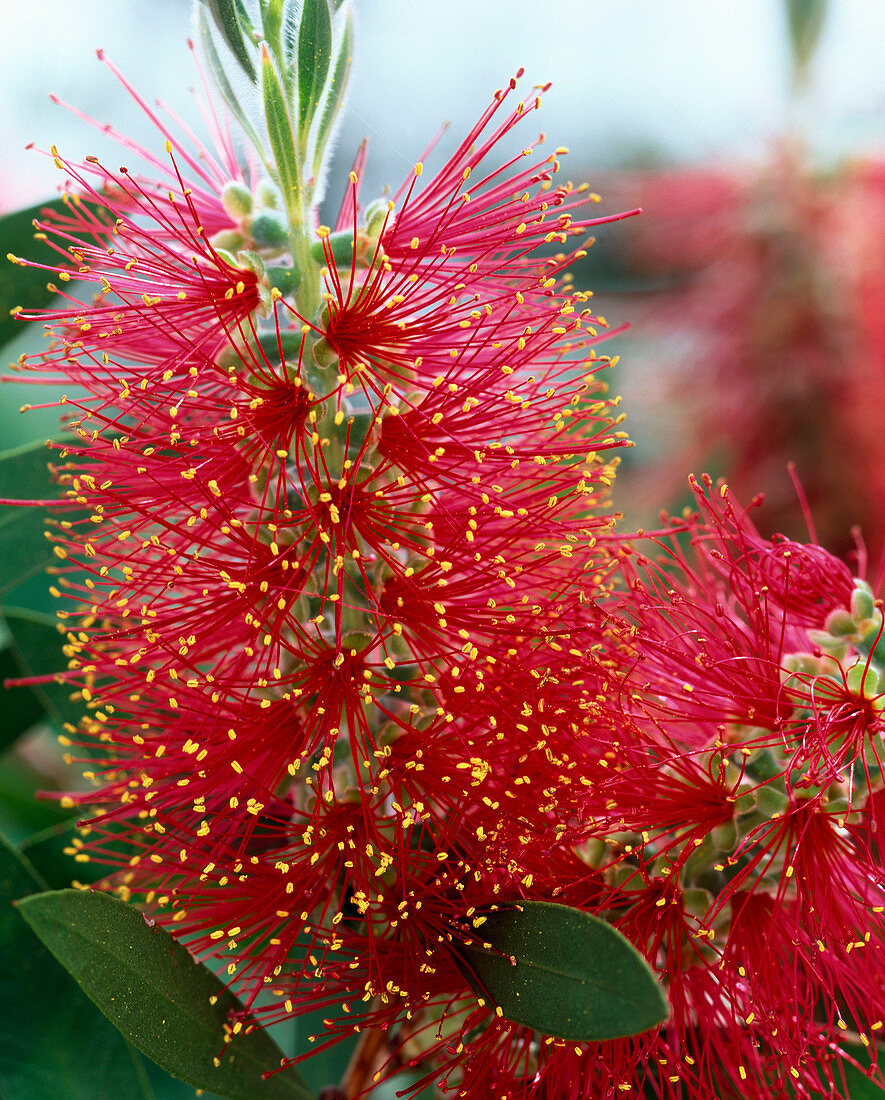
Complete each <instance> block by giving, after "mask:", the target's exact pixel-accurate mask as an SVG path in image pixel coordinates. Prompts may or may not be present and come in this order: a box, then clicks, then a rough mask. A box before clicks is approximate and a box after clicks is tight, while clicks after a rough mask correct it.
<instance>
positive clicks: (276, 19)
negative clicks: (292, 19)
mask: <svg viewBox="0 0 885 1100" xmlns="http://www.w3.org/2000/svg"><path fill="white" fill-rule="evenodd" d="M260 7H261V29H262V31H263V32H264V41H265V42H266V43H267V48H268V49H269V50H270V52H271V53H272V54H273V56H274V58H275V60H276V62H277V64H278V65H279V66H280V67H281V71H282V73H283V80H284V81H285V82H286V84H287V86H288V80H287V76H288V74H287V73H286V71H285V67H284V66H285V55H284V52H283V0H261V5H260Z"/></svg>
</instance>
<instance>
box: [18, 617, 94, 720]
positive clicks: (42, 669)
mask: <svg viewBox="0 0 885 1100" xmlns="http://www.w3.org/2000/svg"><path fill="white" fill-rule="evenodd" d="M2 618H3V622H5V624H6V626H7V628H8V630H9V632H10V634H11V635H12V649H13V652H14V654H15V657H16V662H17V664H18V666H19V668H20V670H21V673H20V674H21V675H22V676H25V677H28V676H49V675H51V674H54V673H58V672H62V671H63V670H64V669H65V668H66V667H67V659H66V658H65V656H64V653H63V652H62V646H63V644H64V638H63V637H62V635H61V634H59V631H58V622H57V620H56V619H54V618H53V617H52V616H51V615H42V614H40V612H38V611H27V610H25V609H24V608H18V607H5V608H3V614H2ZM7 690H8V691H9V692H10V693H12V692H18V691H22V690H30V691H33V693H34V694H35V695H36V697H37V698H38V699H39V701H40V703H41V704H42V706H43V707H44V709H45V710H46V712H47V714H48V715H49V717H50V718H51V719H52V720H53V722H55V724H56V725H57V726H58V727H59V728H61V727H62V726H63V725H64V723H65V722H69V723H70V724H71V725H76V724H77V723H78V722H79V720H80V718H81V717H82V716H83V711H84V706H83V704H82V703H81V702H80V701H79V700H75V699H72V698H71V695H72V694H75V691H74V689H72V688H71V687H70V686H69V685H68V684H59V683H56V682H54V681H53V680H49V681H46V682H44V683H39V684H34V685H32V686H31V687H30V688H28V689H23V688H8V689H7Z"/></svg>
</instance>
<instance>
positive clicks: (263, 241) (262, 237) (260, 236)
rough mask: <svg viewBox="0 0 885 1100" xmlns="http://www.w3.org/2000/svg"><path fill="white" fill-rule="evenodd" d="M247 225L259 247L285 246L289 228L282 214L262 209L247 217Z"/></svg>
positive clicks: (277, 247)
mask: <svg viewBox="0 0 885 1100" xmlns="http://www.w3.org/2000/svg"><path fill="white" fill-rule="evenodd" d="M246 227H247V229H248V231H249V233H250V234H251V236H252V240H253V241H254V242H255V246H256V247H257V248H276V249H279V248H285V246H286V242H287V241H288V239H289V228H288V226H287V225H286V221H285V218H284V217H283V215H282V214H276V213H273V212H271V211H269V210H262V211H260V212H259V213H258V214H255V215H254V216H253V217H251V218H249V219H247V221H246Z"/></svg>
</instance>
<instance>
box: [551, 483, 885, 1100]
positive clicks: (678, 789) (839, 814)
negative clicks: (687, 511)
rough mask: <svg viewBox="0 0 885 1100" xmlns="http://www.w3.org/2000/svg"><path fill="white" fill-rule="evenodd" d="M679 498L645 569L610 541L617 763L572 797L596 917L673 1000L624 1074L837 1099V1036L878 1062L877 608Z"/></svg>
mask: <svg viewBox="0 0 885 1100" xmlns="http://www.w3.org/2000/svg"><path fill="white" fill-rule="evenodd" d="M694 489H695V493H696V500H697V504H698V509H699V511H698V513H697V514H695V515H694V516H691V517H690V518H688V519H686V520H683V521H679V522H676V523H675V524H674V528H675V532H678V533H674V534H673V536H672V538H669V539H668V538H666V537H665V536H663V535H659V536H657V537H656V538H655V542H656V544H657V550H658V551H661V553H660V555H659V557H658V558H651V557H647V556H645V555H644V554H640V553H638V552H637V551H636V550H635V549H634V548H633V547H632V546H625V547H624V550H623V554H622V558H621V567H620V568H621V575H622V578H623V582H624V583H623V588H622V589H621V590H620V591H616V592H615V593H613V599H612V604H611V608H612V612H613V619H612V620H611V623H612V627H611V630H610V632H609V634H608V638H609V643H608V647H607V648H608V653H609V664H610V667H612V669H614V668H616V667H617V666H618V665H620V667H621V669H622V672H621V674H620V676H616V677H615V678H616V680H618V681H619V688H618V693H617V698H618V700H619V701H620V706H621V708H622V717H621V720H620V721H619V722H617V724H616V733H615V734H614V736H613V741H615V743H616V748H617V759H618V761H619V762H620V766H617V765H616V766H615V767H614V768H612V769H611V770H608V771H607V773H602V772H600V771H599V769H596V770H595V771H594V772H593V773H592V774H593V775H594V778H595V779H596V782H595V783H593V784H592V785H590V786H588V787H587V788H586V790H585V792H584V793H585V807H584V814H585V817H586V820H587V821H588V824H589V825H590V827H591V833H592V834H593V838H592V839H590V840H588V843H587V846H586V848H585V855H586V857H587V858H588V860H589V862H590V863H591V865H592V866H593V867H595V868H597V869H598V870H599V871H601V873H602V875H603V876H604V878H605V880H606V882H607V883H608V884H609V889H610V891H611V893H610V895H609V896H608V897H607V898H606V899H604V900H603V901H601V902H600V903H599V908H600V909H601V910H603V911H606V912H608V913H610V914H611V919H612V921H613V923H614V924H615V925H616V926H617V927H618V928H620V930H621V931H622V932H624V933H625V934H626V935H627V936H628V937H629V938H631V939H632V940H633V941H634V943H636V944H637V945H640V949H641V950H643V951H646V952H647V957H648V958H649V961H650V962H652V964H653V965H656V966H657V967H658V969H659V971H660V973H661V974H662V976H663V977H664V979H665V981H666V982H667V985H668V990H669V996H670V1001H671V1004H672V1006H673V1016H672V1019H671V1021H670V1022H669V1023H668V1024H665V1025H663V1026H662V1027H661V1029H660V1030H659V1033H658V1034H656V1035H653V1034H649V1035H647V1036H642V1037H639V1038H638V1039H637V1040H636V1041H635V1042H633V1041H631V1042H632V1047H631V1049H632V1051H633V1054H634V1057H635V1058H636V1059H637V1068H636V1069H635V1071H634V1072H633V1073H632V1074H630V1075H628V1076H625V1078H624V1080H625V1081H630V1082H632V1084H633V1086H634V1087H638V1085H639V1083H640V1079H641V1080H642V1082H643V1086H644V1087H646V1088H647V1089H649V1090H650V1091H651V1094H652V1095H656V1096H666V1097H674V1098H675V1097H677V1096H683V1095H686V1094H687V1095H690V1096H692V1097H695V1096H698V1097H709V1098H711V1100H712V1098H713V1097H718V1096H722V1095H727V1094H730V1093H731V1092H732V1091H734V1090H735V1089H738V1090H739V1092H740V1095H742V1096H758V1097H770V1096H775V1095H781V1094H782V1093H783V1092H785V1091H786V1090H789V1091H790V1092H791V1094H795V1095H800V1096H808V1097H812V1096H820V1095H828V1096H841V1095H845V1087H844V1084H843V1083H842V1082H843V1077H842V1075H843V1071H844V1061H843V1060H847V1061H852V1059H853V1057H854V1056H853V1055H852V1054H850V1053H848V1054H845V1053H842V1052H841V1049H840V1048H841V1047H842V1045H843V1044H844V1043H845V1041H846V1035H847V1034H851V1035H854V1036H855V1038H854V1042H855V1044H863V1045H864V1046H865V1047H867V1048H868V1049H869V1052H870V1054H871V1056H872V1057H873V1061H874V1063H875V1056H876V1035H877V1029H878V1028H880V1027H881V1019H882V1013H883V1011H885V982H883V981H882V978H881V961H880V960H881V957H882V953H883V946H885V923H883V916H882V914H883V912H885V888H883V887H885V883H883V870H882V862H881V856H880V851H879V848H878V846H877V845H876V844H875V843H874V842H872V838H873V836H874V834H875V832H876V831H877V828H881V799H880V798H879V797H878V792H879V790H880V788H881V753H880V749H879V744H880V737H881V730H882V717H881V715H882V709H883V707H882V700H883V698H885V696H883V688H885V678H883V677H882V663H881V662H882V655H881V650H880V646H879V643H880V639H881V636H882V614H881V610H880V608H879V601H877V600H875V599H874V596H873V593H872V591H871V590H870V587H869V585H867V583H866V582H865V581H863V580H861V579H853V578H852V577H851V574H850V571H849V570H848V569H847V568H846V566H845V565H844V564H843V563H842V562H840V561H839V560H838V559H836V558H834V557H833V556H832V555H830V554H828V553H826V552H825V551H824V550H822V549H821V548H820V547H818V546H813V545H811V546H804V545H800V544H797V543H793V542H789V541H788V540H784V539H778V538H775V539H773V540H767V539H763V538H761V537H760V536H759V535H758V533H757V532H756V531H755V529H754V528H753V525H752V523H751V521H750V519H749V517H748V516H747V514H746V513H745V512H742V511H741V510H740V509H739V508H738V507H737V506H736V505H735V504H734V502H733V501H732V499H731V497H730V496H729V494H728V492H727V490H726V489H725V488H724V487H723V488H722V489H721V491H714V489H713V487H712V485H711V484H710V483H709V482H707V483H705V484H704V485H703V486H699V485H696V484H695V485H694ZM685 536H687V538H688V540H689V543H690V546H689V549H688V550H683V549H682V548H681V545H680V540H681V539H682V538H684V537H685ZM618 619H620V620H621V622H622V623H623V626H621V627H618V626H617V622H618ZM588 774H591V773H589V772H588ZM859 945H862V946H859ZM785 975H789V977H788V978H786V977H785ZM798 1021H801V1026H799V1024H798ZM605 1057H606V1059H607V1061H608V1064H609V1065H610V1066H613V1065H615V1064H616V1061H617V1059H616V1057H615V1055H614V1054H609V1055H606V1056H605ZM623 1064H624V1063H622V1065H623ZM657 1067H661V1068H660V1069H659V1068H657ZM560 1072H561V1073H563V1074H564V1073H566V1070H565V1069H564V1068H563V1069H561V1070H560ZM572 1072H573V1073H574V1072H575V1071H574V1070H573V1071H572ZM564 1095H565V1094H564Z"/></svg>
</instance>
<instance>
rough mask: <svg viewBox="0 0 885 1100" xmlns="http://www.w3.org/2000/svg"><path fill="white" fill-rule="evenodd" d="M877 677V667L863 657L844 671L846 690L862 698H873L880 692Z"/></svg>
mask: <svg viewBox="0 0 885 1100" xmlns="http://www.w3.org/2000/svg"><path fill="white" fill-rule="evenodd" d="M879 678H880V672H879V669H878V668H876V666H875V665H873V664H870V663H868V662H867V661H866V660H865V659H860V660H858V661H856V662H855V663H854V664H853V665H852V666H851V668H849V669H848V670H847V671H846V673H845V682H846V684H847V685H848V690H849V691H850V692H851V694H852V695H856V696H858V697H860V698H864V699H875V697H876V696H877V695H879V694H880V687H879Z"/></svg>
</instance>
